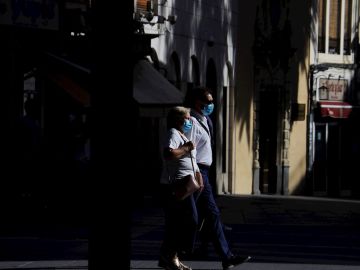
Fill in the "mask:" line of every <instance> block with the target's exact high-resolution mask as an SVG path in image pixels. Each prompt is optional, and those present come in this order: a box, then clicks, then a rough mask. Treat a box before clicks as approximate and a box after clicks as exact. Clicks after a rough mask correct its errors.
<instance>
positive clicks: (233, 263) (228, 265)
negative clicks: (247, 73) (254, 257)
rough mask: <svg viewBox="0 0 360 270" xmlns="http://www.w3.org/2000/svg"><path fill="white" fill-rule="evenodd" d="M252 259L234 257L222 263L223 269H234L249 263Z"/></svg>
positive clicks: (248, 257)
mask: <svg viewBox="0 0 360 270" xmlns="http://www.w3.org/2000/svg"><path fill="white" fill-rule="evenodd" d="M250 259H251V257H250V256H232V257H230V258H228V259H226V260H224V261H223V262H222V267H223V269H224V270H227V269H230V268H233V267H234V266H237V265H239V264H242V263H244V262H247V261H248V260H250Z"/></svg>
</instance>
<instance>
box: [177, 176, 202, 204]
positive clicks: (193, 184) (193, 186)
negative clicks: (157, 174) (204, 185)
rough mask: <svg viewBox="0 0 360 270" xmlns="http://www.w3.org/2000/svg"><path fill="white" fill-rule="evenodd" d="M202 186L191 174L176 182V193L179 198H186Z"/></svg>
mask: <svg viewBox="0 0 360 270" xmlns="http://www.w3.org/2000/svg"><path fill="white" fill-rule="evenodd" d="M199 188H200V185H199V183H198V182H197V180H196V179H195V178H194V176H192V175H191V174H189V175H187V176H185V177H184V178H182V179H180V180H178V181H176V182H175V183H174V195H175V197H176V199H178V200H180V201H181V200H184V199H185V198H187V197H188V196H190V195H191V194H193V193H194V192H195V191H197V190H198V189H199Z"/></svg>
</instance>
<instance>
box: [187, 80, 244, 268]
mask: <svg viewBox="0 0 360 270" xmlns="http://www.w3.org/2000/svg"><path fill="white" fill-rule="evenodd" d="M185 106H188V107H190V108H191V119H192V121H193V128H192V129H191V130H190V131H188V132H187V133H186V134H185V135H186V136H187V137H188V139H189V140H191V141H192V142H193V143H194V144H195V146H196V149H197V156H196V162H197V164H198V167H199V169H200V172H201V175H202V178H203V182H204V189H203V191H202V192H201V193H200V194H199V197H198V200H197V209H198V213H199V217H200V220H202V219H204V220H205V222H204V224H203V228H202V230H205V232H206V235H207V237H208V238H209V240H210V241H211V242H212V243H213V245H214V248H215V251H216V252H217V254H218V255H219V256H220V258H221V260H222V266H223V269H224V270H225V269H229V268H231V267H233V266H236V265H238V264H241V263H243V262H246V261H248V260H249V259H250V256H247V255H245V256H237V255H234V254H233V253H232V252H231V250H230V248H229V244H228V242H227V240H226V238H225V234H224V228H223V225H222V222H221V219H220V211H219V208H218V207H217V205H216V202H215V199H214V195H213V191H212V187H211V185H210V182H209V170H210V166H211V164H212V160H213V155H212V143H211V140H212V134H211V132H212V130H211V124H212V123H211V122H209V120H208V119H209V117H208V116H209V115H210V114H211V113H212V112H213V110H214V100H213V96H212V94H211V91H210V89H208V88H206V87H197V88H194V89H192V90H191V91H189V93H188V95H187V99H186V101H185Z"/></svg>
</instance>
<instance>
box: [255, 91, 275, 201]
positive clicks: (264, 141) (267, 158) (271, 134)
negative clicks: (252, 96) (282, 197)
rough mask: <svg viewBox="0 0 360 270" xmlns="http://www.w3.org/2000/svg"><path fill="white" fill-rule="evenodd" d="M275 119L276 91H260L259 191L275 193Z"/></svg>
mask: <svg viewBox="0 0 360 270" xmlns="http://www.w3.org/2000/svg"><path fill="white" fill-rule="evenodd" d="M277 119H278V93H277V92H275V91H264V92H261V93H260V119H259V121H260V128H259V137H260V147H259V157H260V192H261V193H263V194H274V193H276V182H277V181H276V179H277V166H276V156H277V154H276V153H277V128H278V127H277V122H278V121H277Z"/></svg>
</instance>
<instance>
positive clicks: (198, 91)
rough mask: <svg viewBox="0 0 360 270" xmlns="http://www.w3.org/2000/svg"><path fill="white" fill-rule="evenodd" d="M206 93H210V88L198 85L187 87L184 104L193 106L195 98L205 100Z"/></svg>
mask: <svg viewBox="0 0 360 270" xmlns="http://www.w3.org/2000/svg"><path fill="white" fill-rule="evenodd" d="M207 94H212V92H211V90H210V89H209V88H207V87H204V86H198V87H195V88H193V89H189V90H188V91H187V92H186V96H185V101H184V106H186V107H190V108H194V107H195V102H196V101H197V100H199V101H203V102H207V99H206V96H207Z"/></svg>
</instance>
